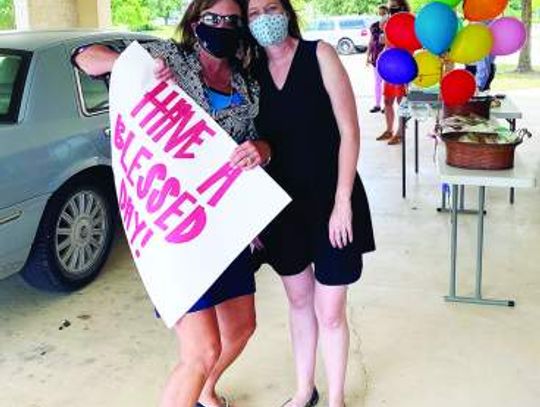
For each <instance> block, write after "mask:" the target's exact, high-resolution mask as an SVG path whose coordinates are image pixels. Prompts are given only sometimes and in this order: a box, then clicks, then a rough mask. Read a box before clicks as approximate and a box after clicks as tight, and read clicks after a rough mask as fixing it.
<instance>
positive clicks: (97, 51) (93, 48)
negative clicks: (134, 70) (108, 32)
mask: <svg viewBox="0 0 540 407" xmlns="http://www.w3.org/2000/svg"><path fill="white" fill-rule="evenodd" d="M119 55H120V54H118V52H116V51H113V50H112V49H110V48H109V47H107V46H105V45H99V44H94V45H90V46H89V47H88V48H85V49H84V50H83V51H81V52H80V53H79V54H78V55H77V56H75V63H76V64H77V66H78V67H79V68H80V69H81V70H83V71H84V72H85V73H86V74H87V75H91V76H100V75H104V74H106V73H109V72H111V71H112V68H113V65H114V63H115V62H116V60H117V59H118V56H119Z"/></svg>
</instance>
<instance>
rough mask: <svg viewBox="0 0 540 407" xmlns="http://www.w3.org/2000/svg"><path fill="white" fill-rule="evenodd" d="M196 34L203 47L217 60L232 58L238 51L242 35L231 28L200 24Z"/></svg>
mask: <svg viewBox="0 0 540 407" xmlns="http://www.w3.org/2000/svg"><path fill="white" fill-rule="evenodd" d="M195 34H197V38H198V39H199V43H200V44H201V47H203V48H204V49H205V50H206V51H208V52H209V53H210V54H212V55H213V56H215V57H216V58H220V59H221V58H232V57H234V56H235V55H236V52H237V51H238V46H239V44H240V34H239V32H238V30H235V29H231V28H218V27H210V26H209V25H206V24H203V23H199V24H198V25H197V27H195Z"/></svg>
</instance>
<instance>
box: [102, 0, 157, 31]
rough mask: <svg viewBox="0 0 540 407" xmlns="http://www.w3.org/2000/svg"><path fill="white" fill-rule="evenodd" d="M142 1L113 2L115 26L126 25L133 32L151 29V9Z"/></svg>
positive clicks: (119, 0) (120, 0)
mask: <svg viewBox="0 0 540 407" xmlns="http://www.w3.org/2000/svg"><path fill="white" fill-rule="evenodd" d="M144 3H145V2H144V1H141V0H112V1H111V11H112V18H113V24H115V25H125V26H128V27H129V28H130V29H131V30H143V29H146V28H149V27H150V15H151V13H150V9H149V7H148V5H147V4H144Z"/></svg>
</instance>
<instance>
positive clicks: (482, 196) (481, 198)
mask: <svg viewBox="0 0 540 407" xmlns="http://www.w3.org/2000/svg"><path fill="white" fill-rule="evenodd" d="M485 206H486V187H480V188H478V235H477V237H476V238H477V244H476V291H475V293H476V298H477V299H481V298H482V266H483V255H484V207H485Z"/></svg>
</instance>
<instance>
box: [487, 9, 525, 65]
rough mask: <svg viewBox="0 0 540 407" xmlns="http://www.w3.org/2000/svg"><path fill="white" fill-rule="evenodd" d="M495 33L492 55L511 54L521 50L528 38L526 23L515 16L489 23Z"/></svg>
mask: <svg viewBox="0 0 540 407" xmlns="http://www.w3.org/2000/svg"><path fill="white" fill-rule="evenodd" d="M489 29H490V30H491V33H492V34H493V48H492V49H491V55H494V56H498V55H510V54H513V53H514V52H516V51H519V50H520V49H521V48H522V47H523V45H525V41H526V40H527V30H526V29H525V25H524V24H523V23H522V22H521V21H520V20H518V19H517V18H515V17H502V18H499V19H498V20H495V21H493V22H492V23H491V24H490V25H489Z"/></svg>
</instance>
